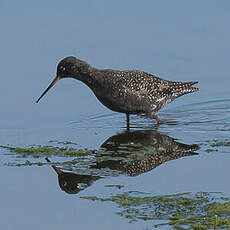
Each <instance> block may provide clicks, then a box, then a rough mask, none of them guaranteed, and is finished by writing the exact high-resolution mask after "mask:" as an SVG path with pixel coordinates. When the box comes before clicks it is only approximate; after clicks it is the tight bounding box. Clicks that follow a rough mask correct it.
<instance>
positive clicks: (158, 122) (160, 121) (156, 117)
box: [154, 114, 164, 124]
mask: <svg viewBox="0 0 230 230" xmlns="http://www.w3.org/2000/svg"><path fill="white" fill-rule="evenodd" d="M154 118H155V119H156V121H157V124H163V123H164V122H163V121H162V120H160V119H159V117H158V115H157V114H155V116H154Z"/></svg>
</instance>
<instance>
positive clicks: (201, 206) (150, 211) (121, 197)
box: [81, 192, 230, 230]
mask: <svg viewBox="0 0 230 230" xmlns="http://www.w3.org/2000/svg"><path fill="white" fill-rule="evenodd" d="M81 198H84V199H89V200H92V201H101V202H108V201H109V202H114V203H116V204H117V205H118V207H119V209H120V210H121V211H119V212H117V214H118V215H119V216H122V217H124V218H126V219H128V220H129V221H130V222H133V221H138V220H145V221H150V220H154V221H155V222H157V221H160V222H161V223H159V224H155V225H154V227H155V228H159V227H160V226H168V227H169V226H170V229H171V228H173V229H197V230H198V229H220V228H221V229H230V202H229V201H227V202H225V200H229V197H223V195H222V194H221V193H205V192H203V193H202V192H201V193H195V194H192V193H180V194H173V195H163V196H146V195H143V194H138V193H137V192H124V193H122V194H117V195H114V196H111V197H107V198H100V197H96V196H88V197H81ZM162 221H164V222H163V223H162Z"/></svg>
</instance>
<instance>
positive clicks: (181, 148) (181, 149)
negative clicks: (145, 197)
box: [92, 130, 199, 176]
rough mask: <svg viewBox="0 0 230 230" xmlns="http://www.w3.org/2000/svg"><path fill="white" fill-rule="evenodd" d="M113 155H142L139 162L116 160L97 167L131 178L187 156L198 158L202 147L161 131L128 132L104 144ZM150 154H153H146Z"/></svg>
mask: <svg viewBox="0 0 230 230" xmlns="http://www.w3.org/2000/svg"><path fill="white" fill-rule="evenodd" d="M101 147H102V148H104V149H105V151H106V152H110V154H111V155H113V156H119V157H120V156H124V154H126V155H128V154H132V153H133V152H134V151H135V152H142V153H143V154H139V155H137V156H136V157H135V159H133V160H131V161H128V162H125V161H122V160H116V159H115V158H114V160H113V159H110V160H108V161H103V162H99V163H97V164H96V165H95V166H92V167H94V168H98V169H102V168H110V169H112V170H120V171H122V172H123V173H126V174H127V175H129V176H137V175H139V174H142V173H145V172H148V171H150V170H152V169H154V168H156V167H157V166H159V165H160V164H162V163H164V162H166V161H169V160H175V159H178V158H181V157H185V156H192V155H198V154H197V153H195V152H194V151H196V150H198V149H199V147H198V145H195V144H193V145H188V144H183V143H180V142H177V141H175V139H174V138H172V137H169V136H167V135H164V134H161V133H159V132H157V130H138V131H132V132H129V131H126V132H124V133H121V134H119V135H115V136H112V137H110V138H109V139H107V140H106V141H105V142H104V143H103V144H102V145H101ZM145 152H150V153H145Z"/></svg>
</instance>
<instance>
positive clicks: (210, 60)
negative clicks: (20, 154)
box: [0, 0, 230, 230]
mask: <svg viewBox="0 0 230 230" xmlns="http://www.w3.org/2000/svg"><path fill="white" fill-rule="evenodd" d="M229 11H230V2H229V1H227V0H223V1H214V0H204V1H198V0H195V1H183V0H174V1H170V0H165V1H155V0H154V1H136V0H132V1H121V0H117V1H106V0H99V1H90V0H84V1H25V0H22V1H6V0H1V1H0V28H1V38H0V39H1V40H0V41H1V42H0V50H1V52H0V63H1V68H0V79H1V83H0V108H1V113H0V145H10V146H19V147H20V146H21V147H23V146H26V147H28V146H30V145H37V144H39V145H46V144H48V143H49V141H50V140H58V141H67V140H68V141H72V142H75V143H79V144H80V145H81V146H83V147H85V148H95V149H98V148H99V147H100V146H101V145H102V144H103V143H104V142H105V141H106V140H107V139H108V138H109V137H111V136H114V135H117V134H119V133H122V132H124V130H125V115H124V114H120V113H115V112H112V111H110V110H108V109H107V108H105V107H104V106H103V105H102V104H100V102H99V101H98V100H97V99H96V97H95V96H94V95H93V93H92V92H91V91H90V90H89V89H88V88H87V86H85V85H84V84H83V83H81V82H79V81H76V80H74V79H65V80H61V81H60V82H58V83H57V84H56V85H55V87H54V88H52V90H50V91H49V92H48V94H47V95H46V96H45V97H44V98H43V99H42V100H41V101H40V102H39V104H36V103H35V101H36V99H37V98H38V97H39V95H40V94H41V93H42V91H43V90H44V89H45V88H46V87H47V86H48V84H49V83H50V82H51V80H53V78H54V77H55V74H56V65H57V63H58V62H59V61H60V60H61V59H62V58H63V57H65V56H69V55H73V56H76V57H78V58H80V59H82V60H85V61H87V62H88V63H90V64H91V65H93V66H95V67H97V68H114V69H121V70H123V69H139V70H143V71H146V72H150V73H153V74H156V75H157V76H160V77H163V78H165V79H169V80H173V81H174V80H175V81H199V87H200V91H199V92H197V93H193V94H190V95H187V96H184V97H181V98H179V99H177V100H176V101H175V102H173V103H171V104H170V105H168V106H166V107H165V108H164V109H162V110H161V111H160V114H159V116H160V118H162V119H163V120H164V119H165V120H172V121H175V125H168V124H163V125H161V126H160V127H159V128H158V130H157V131H158V132H159V133H161V134H163V135H167V136H169V137H172V138H175V139H177V141H178V142H181V143H186V144H199V143H201V142H204V141H207V140H213V139H215V140H222V141H223V140H228V141H229V134H230V94H229V92H230V91H229V85H230V80H229V79H230V78H229V74H230V70H229V59H230V46H229V41H230V30H229V21H230V14H229ZM154 124H155V120H149V119H144V118H141V117H137V116H131V129H133V130H147V129H151V128H152V127H153V126H154ZM198 153H199V155H197V156H193V157H185V158H180V159H177V160H173V161H168V162H166V163H164V164H161V165H160V166H159V167H157V168H156V169H154V170H152V171H149V172H147V173H144V174H141V175H139V176H136V177H128V176H125V175H120V176H118V177H108V178H107V177H105V178H104V179H102V180H98V181H96V182H94V184H93V185H92V186H90V187H88V188H87V189H85V190H84V191H82V192H80V193H79V194H76V195H68V194H66V193H64V192H63V191H61V190H60V188H59V187H58V182H57V178H56V175H55V173H54V172H53V171H52V170H51V168H50V167H49V166H42V167H38V166H30V167H29V166H27V167H15V166H11V167H10V166H7V165H6V164H7V163H8V162H14V161H17V157H16V156H15V155H14V154H12V153H11V154H10V153H9V152H7V150H5V149H0V175H1V180H0V185H1V196H0V204H1V209H0V216H1V223H0V227H1V229H7V230H8V229H16V228H18V229H31V228H33V229H35V230H36V229H44V228H45V229H54V228H55V229H63V228H67V229H76V228H79V229H92V228H95V229H145V228H147V227H151V226H152V223H151V222H148V221H146V222H143V221H138V222H134V223H132V224H130V223H128V220H126V219H124V218H122V217H120V216H118V215H116V211H117V207H116V205H114V204H111V203H100V202H92V201H88V200H84V199H81V198H80V196H87V195H95V196H109V195H110V194H111V192H114V193H116V192H119V191H117V190H116V189H114V190H113V189H111V188H107V187H105V185H108V184H122V185H124V190H122V191H129V190H136V191H142V192H144V191H145V192H149V193H151V194H157V195H158V194H160V195H161V194H173V193H177V192H185V191H189V192H199V191H209V192H213V191H215V192H216V191H218V192H223V193H228V194H229V191H230V184H229V183H228V181H229V180H228V178H229V172H230V171H229V162H230V161H229V160H230V150H229V147H223V148H220V149H218V151H217V152H215V151H214V152H206V151H205V147H202V146H201V149H200V150H199V151H198ZM51 159H52V158H51Z"/></svg>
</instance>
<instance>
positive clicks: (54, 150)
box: [0, 145, 93, 157]
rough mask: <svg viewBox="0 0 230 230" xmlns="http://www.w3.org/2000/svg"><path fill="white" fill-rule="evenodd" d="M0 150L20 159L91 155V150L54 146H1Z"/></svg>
mask: <svg viewBox="0 0 230 230" xmlns="http://www.w3.org/2000/svg"><path fill="white" fill-rule="evenodd" d="M0 148H4V149H7V150H9V151H10V152H13V153H16V154H21V156H22V157H26V156H29V155H30V156H33V157H36V156H37V157H39V156H44V155H45V156H47V155H57V156H79V155H87V154H90V153H92V151H93V150H88V149H77V150H76V149H73V148H68V147H66V146H62V147H54V146H32V147H29V148H22V147H11V146H3V145H1V146H0Z"/></svg>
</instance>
